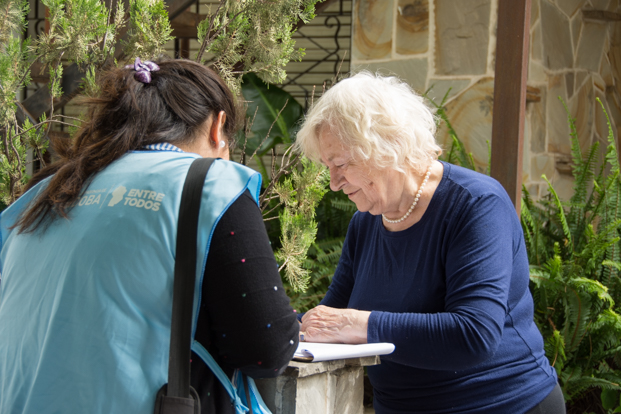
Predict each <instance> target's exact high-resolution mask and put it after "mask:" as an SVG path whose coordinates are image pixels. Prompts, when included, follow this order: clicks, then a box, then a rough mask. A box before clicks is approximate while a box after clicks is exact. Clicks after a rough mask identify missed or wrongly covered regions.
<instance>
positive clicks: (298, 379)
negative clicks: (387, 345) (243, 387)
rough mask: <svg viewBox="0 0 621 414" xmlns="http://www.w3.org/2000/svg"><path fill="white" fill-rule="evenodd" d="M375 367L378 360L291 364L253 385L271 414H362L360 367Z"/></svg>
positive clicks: (362, 371) (362, 370)
mask: <svg viewBox="0 0 621 414" xmlns="http://www.w3.org/2000/svg"><path fill="white" fill-rule="evenodd" d="M379 363H380V358H379V357H378V356H372V357H365V358H351V359H341V360H336V361H326V362H296V361H291V362H290V363H289V366H288V367H287V369H286V370H285V372H284V373H283V374H282V375H281V376H279V377H277V378H269V379H261V380H255V382H256V384H257V388H258V389H259V391H260V392H261V396H262V397H263V400H264V401H265V404H266V405H267V406H268V408H269V409H270V410H271V411H272V413H273V414H317V413H322V414H362V413H363V411H364V408H363V406H362V397H363V394H364V389H363V388H364V387H363V383H364V367H365V366H370V365H378V364H379Z"/></svg>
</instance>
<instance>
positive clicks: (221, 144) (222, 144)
mask: <svg viewBox="0 0 621 414" xmlns="http://www.w3.org/2000/svg"><path fill="white" fill-rule="evenodd" d="M225 145H226V142H224V140H220V148H224V146H225Z"/></svg>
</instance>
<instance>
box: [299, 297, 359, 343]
mask: <svg viewBox="0 0 621 414" xmlns="http://www.w3.org/2000/svg"><path fill="white" fill-rule="evenodd" d="M369 315H371V312H367V311H359V310H356V309H337V308H330V307H328V306H323V305H319V306H317V307H316V308H313V309H311V310H309V311H308V312H306V314H304V316H303V317H302V327H301V329H300V338H301V339H302V335H304V337H303V339H302V340H304V341H307V342H331V343H344V344H366V343H367V326H368V324H369Z"/></svg>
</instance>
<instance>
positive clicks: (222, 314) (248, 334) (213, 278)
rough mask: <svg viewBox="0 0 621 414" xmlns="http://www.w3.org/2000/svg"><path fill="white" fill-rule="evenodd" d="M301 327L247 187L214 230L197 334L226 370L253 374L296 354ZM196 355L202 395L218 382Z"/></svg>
mask: <svg viewBox="0 0 621 414" xmlns="http://www.w3.org/2000/svg"><path fill="white" fill-rule="evenodd" d="M298 330H299V327H298V322H297V319H296V314H295V313H294V311H293V309H292V308H291V306H290V305H289V298H288V297H287V295H286V294H285V291H284V289H283V286H282V282H281V279H280V275H279V273H278V265H277V264H276V260H275V259H274V254H273V251H272V248H271V246H270V244H269V240H268V237H267V232H266V230H265V225H264V223H263V219H262V216H261V212H260V210H259V208H258V207H257V205H256V203H255V202H254V200H253V199H252V198H251V196H250V194H249V193H248V192H246V193H244V194H243V195H242V196H241V197H239V199H238V200H236V201H235V202H234V203H233V204H232V205H231V207H229V209H228V210H227V211H226V213H225V214H224V215H223V216H222V218H221V219H220V221H219V223H218V224H217V226H216V229H215V231H214V235H213V238H212V245H211V248H210V249H209V255H208V258H207V265H206V268H205V277H204V280H203V290H202V303H201V309H200V312H199V318H198V326H197V332H196V339H197V340H198V341H199V342H201V343H202V344H203V345H204V346H206V347H207V349H208V350H209V352H210V353H211V354H212V355H213V357H214V358H215V359H216V361H218V363H219V364H220V366H221V367H222V368H223V369H224V370H225V372H226V373H227V374H230V373H231V372H232V369H234V368H239V369H241V370H242V372H244V373H246V374H248V375H250V376H251V377H253V378H262V377H274V376H277V375H279V374H280V373H281V372H282V371H283V370H284V368H286V366H287V363H288V362H289V361H290V360H291V358H292V356H293V353H294V351H295V349H296V347H297V344H298ZM195 359H198V358H197V357H196V356H194V358H193V361H192V378H193V385H195V388H197V387H198V388H197V391H199V395H201V397H204V396H206V394H207V393H210V396H211V394H212V393H211V391H209V390H208V389H207V388H213V387H214V385H213V378H210V377H211V375H210V374H211V372H210V371H209V369H208V368H207V367H206V366H204V364H202V361H199V362H195V361H194V360H195ZM215 382H216V383H217V382H218V381H217V380H215ZM206 384H212V385H211V386H206ZM216 385H217V384H216ZM216 388H218V387H216ZM199 389H202V392H201V390H199ZM201 399H203V398H201ZM218 412H219V411H218Z"/></svg>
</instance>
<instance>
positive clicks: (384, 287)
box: [321, 163, 557, 414]
mask: <svg viewBox="0 0 621 414" xmlns="http://www.w3.org/2000/svg"><path fill="white" fill-rule="evenodd" d="M443 164H444V175H443V177H442V180H441V182H440V184H439V186H438V188H437V189H436V191H435V193H434V195H433V198H432V200H431V203H430V204H429V206H428V208H427V211H426V212H425V214H424V215H423V217H422V219H421V220H420V221H419V222H418V223H416V224H415V225H413V226H412V227H410V228H408V229H406V230H404V231H399V232H389V231H387V230H386V229H385V228H384V226H383V224H382V220H381V216H373V215H371V214H368V213H360V212H358V213H356V214H355V215H354V217H353V219H352V221H351V223H350V226H349V230H348V233H347V238H346V240H345V245H344V247H343V254H342V256H341V260H340V262H339V265H338V268H337V270H336V273H335V275H334V278H333V281H332V285H331V286H330V288H329V290H328V293H327V294H326V296H325V298H324V299H323V301H322V302H321V303H322V304H323V305H326V306H332V307H337V308H354V309H360V310H369V311H372V312H371V316H370V318H369V327H368V342H392V343H394V344H395V345H396V349H395V352H394V353H393V354H391V355H388V356H383V357H382V358H381V359H382V363H381V365H378V366H374V367H369V369H368V374H369V377H370V380H371V383H372V384H373V388H374V405H375V410H376V412H377V413H378V414H387V413H390V414H392V413H511V414H519V413H524V412H526V411H528V410H529V409H531V408H533V407H534V406H535V405H537V404H538V403H539V402H541V401H542V400H543V399H544V398H545V397H546V396H547V395H548V394H549V393H550V391H551V390H552V389H553V388H554V386H555V384H556V381H557V379H556V373H555V371H554V369H553V368H552V367H550V365H549V363H548V360H547V359H546V357H545V355H544V351H543V340H542V337H541V334H540V333H539V331H538V329H537V327H536V325H535V324H534V322H533V300H532V296H531V294H530V291H529V288H528V285H529V270H528V259H527V256H526V249H525V245H524V237H523V233H522V228H521V225H520V222H519V219H518V217H517V214H516V212H515V209H514V206H513V204H512V203H511V200H510V199H509V197H508V196H507V194H506V192H505V191H504V189H503V188H502V187H501V185H500V184H499V183H498V182H497V181H495V180H493V179H491V178H489V177H487V176H485V175H482V174H479V173H475V172H473V171H470V170H467V169H464V168H461V167H456V166H454V165H450V164H446V163H443Z"/></svg>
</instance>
